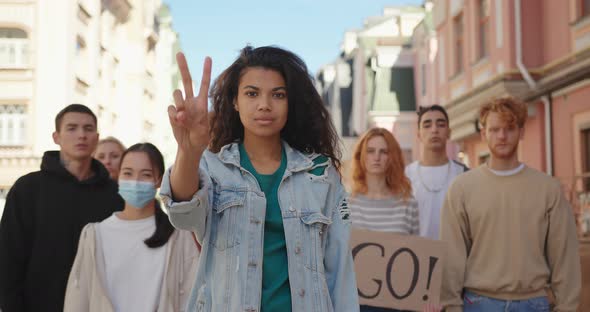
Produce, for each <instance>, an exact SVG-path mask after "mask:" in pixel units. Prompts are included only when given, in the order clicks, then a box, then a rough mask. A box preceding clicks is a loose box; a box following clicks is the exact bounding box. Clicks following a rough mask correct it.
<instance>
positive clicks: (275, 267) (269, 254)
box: [240, 144, 291, 312]
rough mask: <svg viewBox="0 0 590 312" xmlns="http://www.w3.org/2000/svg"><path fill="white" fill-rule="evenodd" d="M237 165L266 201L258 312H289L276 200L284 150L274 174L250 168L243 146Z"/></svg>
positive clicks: (283, 244)
mask: <svg viewBox="0 0 590 312" xmlns="http://www.w3.org/2000/svg"><path fill="white" fill-rule="evenodd" d="M240 165H241V166H242V167H243V168H244V169H246V170H248V171H249V172H250V173H252V174H253V175H254V177H255V178H256V180H257V181H258V184H259V185H260V189H261V190H262V191H263V192H264V196H265V197H266V216H265V218H266V219H265V222H264V247H263V259H262V301H261V303H260V307H261V308H260V311H261V312H262V311H265V312H272V311H281V312H282V311H291V288H290V287H289V267H288V261H287V243H286V241H285V229H284V227H283V217H282V214H281V208H280V206H279V198H278V191H279V185H280V183H281V179H282V178H283V174H284V172H285V168H286V167H287V155H286V154H285V149H284V148H283V151H282V155H281V165H280V166H279V169H277V171H275V173H273V174H259V173H258V172H256V169H254V166H252V162H251V161H250V158H249V157H248V154H247V153H246V150H245V149H244V145H243V144H240Z"/></svg>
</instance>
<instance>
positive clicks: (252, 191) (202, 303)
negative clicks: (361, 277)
mask: <svg viewBox="0 0 590 312" xmlns="http://www.w3.org/2000/svg"><path fill="white" fill-rule="evenodd" d="M283 146H284V148H285V152H286V155H287V169H286V170H285V173H284V175H283V178H282V181H281V184H280V186H279V191H278V192H279V194H278V197H279V203H280V207H281V213H282V216H283V224H284V229H285V240H286V245H287V258H288V263H289V265H288V270H289V284H290V286H291V296H292V306H293V311H302V312H303V311H305V312H314V311H316V312H332V311H338V312H345V311H358V310H359V306H358V293H357V287H356V279H355V274H354V264H353V261H352V255H351V251H350V247H349V241H348V240H349V237H350V220H349V218H350V217H349V210H348V204H347V194H346V192H345V190H344V188H343V187H342V184H341V182H340V176H339V174H338V173H337V171H336V170H335V168H334V167H333V166H332V164H331V162H329V161H325V162H324V163H320V164H317V163H314V161H313V160H314V159H316V158H317V157H318V156H319V155H306V154H303V153H301V152H299V151H297V150H294V149H293V148H291V147H290V146H289V145H288V144H287V143H285V142H283ZM318 167H324V168H325V170H323V172H322V173H321V174H312V173H311V172H310V171H312V170H313V169H316V168H318ZM314 171H315V170H314ZM199 175H200V177H199V178H200V182H199V183H200V189H199V190H198V191H197V192H196V193H195V195H194V196H193V197H192V199H191V200H190V201H187V202H174V201H172V197H171V190H170V180H169V178H170V169H169V170H168V171H167V172H166V174H165V175H164V179H163V182H162V186H161V189H160V195H161V196H162V198H163V200H164V203H165V206H166V208H167V210H168V213H169V216H170V221H171V222H172V224H174V226H175V227H177V228H180V229H186V230H190V231H193V232H195V233H196V236H197V239H198V240H199V241H200V242H201V243H202V246H203V249H202V251H201V257H200V262H199V267H198V269H197V278H196V281H195V284H194V286H193V289H192V293H191V296H190V298H189V306H188V311H224V312H225V311H232V312H233V311H250V312H255V311H260V308H261V307H260V300H261V294H262V260H263V246H262V245H263V241H264V240H263V237H264V218H265V210H266V200H265V196H264V193H263V192H262V191H261V190H260V187H259V186H258V183H257V181H256V179H255V178H254V176H253V175H252V174H251V173H249V172H248V171H246V170H245V169H244V168H242V167H241V166H240V156H239V148H238V144H237V143H232V144H228V145H226V146H224V147H223V148H222V149H221V150H220V151H219V153H217V154H213V153H211V152H210V151H205V153H203V156H202V158H201V163H200V168H199Z"/></svg>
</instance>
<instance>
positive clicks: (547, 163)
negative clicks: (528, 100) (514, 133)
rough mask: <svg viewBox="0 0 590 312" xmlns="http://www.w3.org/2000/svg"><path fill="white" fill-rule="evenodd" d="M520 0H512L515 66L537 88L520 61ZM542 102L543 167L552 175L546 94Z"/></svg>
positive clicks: (549, 116) (550, 117)
mask: <svg viewBox="0 0 590 312" xmlns="http://www.w3.org/2000/svg"><path fill="white" fill-rule="evenodd" d="M520 7H521V6H520V0H514V19H515V23H514V24H515V25H514V28H515V39H516V47H515V48H516V67H518V70H519V71H520V74H521V75H522V77H523V78H524V80H525V81H526V82H527V84H528V85H529V87H530V88H531V89H536V88H537V83H536V82H535V80H534V79H533V77H531V74H530V73H529V71H528V69H527V68H526V67H525V66H524V64H523V62H522V21H521V12H520V11H521V10H520ZM541 101H542V102H543V108H544V111H545V168H546V170H547V174H548V175H550V176H552V175H553V147H552V143H553V138H552V136H553V131H552V125H551V124H552V119H553V118H552V112H551V101H550V99H549V97H548V96H546V95H544V96H542V97H541Z"/></svg>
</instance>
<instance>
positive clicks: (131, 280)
mask: <svg viewBox="0 0 590 312" xmlns="http://www.w3.org/2000/svg"><path fill="white" fill-rule="evenodd" d="M154 218H155V217H154V216H152V217H149V218H145V219H141V220H123V219H120V218H119V217H117V213H114V214H113V215H112V216H110V217H109V218H107V219H105V220H104V221H102V222H101V223H100V224H99V225H98V233H99V235H100V246H99V247H101V248H102V250H103V254H104V263H105V275H106V276H105V278H104V281H105V283H106V288H107V289H106V290H107V293H108V295H109V299H110V300H111V302H112V304H113V307H114V309H115V311H116V312H135V311H137V312H144V311H156V310H157V308H158V303H159V299H160V289H161V288H162V280H163V277H164V268H165V266H166V245H167V244H166V245H164V246H162V247H159V248H149V247H148V246H147V245H146V244H145V243H144V242H143V241H144V240H145V239H147V238H149V237H151V236H152V234H153V233H154V231H155V230H156V224H155V221H154Z"/></svg>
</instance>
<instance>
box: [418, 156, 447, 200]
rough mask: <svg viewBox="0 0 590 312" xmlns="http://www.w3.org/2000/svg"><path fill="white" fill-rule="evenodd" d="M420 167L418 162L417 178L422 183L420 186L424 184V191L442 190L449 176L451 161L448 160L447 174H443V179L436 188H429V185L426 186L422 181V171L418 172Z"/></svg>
mask: <svg viewBox="0 0 590 312" xmlns="http://www.w3.org/2000/svg"><path fill="white" fill-rule="evenodd" d="M421 167H422V166H420V162H418V180H420V184H422V186H424V189H426V191H428V192H430V193H438V192H440V191H442V190H443V187H444V186H445V183H446V181H447V179H448V178H449V174H450V173H451V162H450V161H449V162H448V164H447V175H446V176H445V179H444V180H443V183H442V185H441V186H440V187H438V188H430V187H428V185H426V183H424V179H423V178H422V173H420V168H421Z"/></svg>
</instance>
